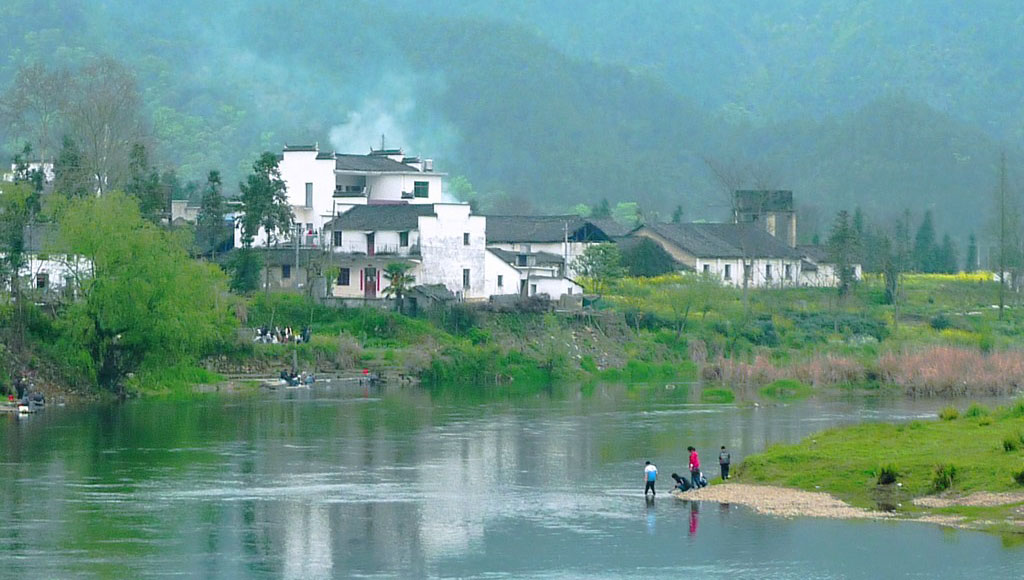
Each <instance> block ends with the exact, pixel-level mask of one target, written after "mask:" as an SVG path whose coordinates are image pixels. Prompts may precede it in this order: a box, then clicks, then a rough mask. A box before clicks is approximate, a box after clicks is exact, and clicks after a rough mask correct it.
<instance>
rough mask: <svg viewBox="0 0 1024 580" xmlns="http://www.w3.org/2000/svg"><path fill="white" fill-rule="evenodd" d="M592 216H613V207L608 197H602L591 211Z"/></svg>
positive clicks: (596, 217)
mask: <svg viewBox="0 0 1024 580" xmlns="http://www.w3.org/2000/svg"><path fill="white" fill-rule="evenodd" d="M590 217H592V218H595V219H606V218H610V217H612V207H611V205H610V204H609V203H608V199H607V198H602V199H601V201H600V202H598V204H597V205H595V206H594V209H593V210H591V211H590Z"/></svg>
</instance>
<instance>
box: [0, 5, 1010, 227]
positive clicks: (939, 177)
mask: <svg viewBox="0 0 1024 580" xmlns="http://www.w3.org/2000/svg"><path fill="white" fill-rule="evenodd" d="M341 4H342V3H336V2H310V3H303V4H302V6H301V7H299V6H295V5H293V4H290V3H288V4H284V3H275V2H269V1H257V2H240V1H234V2H222V3H216V4H214V3H208V2H198V1H196V0H185V1H183V2H174V3H156V2H126V1H123V0H115V1H109V2H91V3H81V4H80V3H71V2H57V1H53V0H51V1H45V0H41V1H35V2H33V1H29V0H16V1H14V2H9V3H5V4H4V6H2V7H0V49H2V50H3V52H4V54H6V55H7V58H6V59H4V60H3V61H0V90H2V89H3V88H5V87H6V86H7V85H8V84H9V83H10V82H11V80H12V78H13V76H14V73H15V71H16V70H17V69H18V67H19V66H21V65H22V64H24V63H27V62H33V61H43V62H46V63H47V64H50V65H62V66H70V67H76V66H78V65H79V64H81V63H82V62H85V61H86V60H87V59H88V58H90V57H91V56H93V55H100V54H103V55H109V56H112V57H114V58H116V59H118V60H120V61H121V62H123V63H125V64H127V65H129V66H130V67H131V68H132V69H133V70H134V71H135V73H136V74H137V75H138V77H139V84H140V90H141V93H142V98H143V101H144V103H145V111H146V117H147V121H148V122H149V125H150V128H151V132H152V136H153V142H154V143H155V144H156V145H157V147H158V150H157V152H158V154H159V156H160V159H162V160H163V161H165V162H166V163H169V164H175V165H178V166H180V167H181V171H180V172H181V173H182V175H183V176H185V177H187V178H199V177H201V176H202V175H204V174H205V172H206V171H207V170H208V169H212V168H219V169H221V170H222V171H224V172H225V173H226V175H227V180H226V181H227V183H234V182H235V181H237V180H238V179H239V177H240V176H241V175H242V174H243V173H244V172H245V171H246V170H247V167H248V165H249V164H250V163H251V161H252V159H253V158H254V157H255V155H256V154H257V153H258V152H259V151H262V150H279V148H280V147H281V145H283V144H284V143H293V144H294V143H305V142H313V141H318V142H319V143H320V144H321V146H322V147H323V148H336V149H338V150H342V151H349V152H362V151H366V150H368V149H369V148H370V147H371V146H379V144H380V143H379V140H380V136H381V134H382V133H383V134H385V135H386V139H387V142H388V145H389V146H392V145H393V146H402V147H404V148H405V149H406V151H408V152H410V153H414V154H420V155H426V156H432V157H434V158H435V159H436V160H437V167H438V168H439V169H441V170H444V171H447V172H449V173H451V174H452V175H465V176H466V177H468V179H469V180H470V181H471V182H472V183H473V185H474V186H475V188H476V189H477V191H479V192H481V193H482V194H484V195H485V199H486V197H487V195H488V194H489V195H490V199H492V200H494V199H499V198H501V199H504V200H505V201H506V202H508V201H509V200H511V202H512V203H513V204H515V205H517V206H519V207H526V206H527V205H532V206H533V207H534V208H536V209H537V210H543V211H565V210H566V209H568V208H569V207H571V206H572V205H574V204H576V203H580V202H583V203H589V204H594V203H596V202H598V201H599V200H601V199H602V198H606V199H608V200H609V201H611V202H613V203H614V202H617V201H637V202H639V203H640V204H641V206H643V207H644V208H645V209H647V210H648V211H657V212H660V213H661V214H662V215H667V214H668V213H669V212H671V210H672V208H674V207H675V206H676V205H682V206H683V208H684V213H685V216H686V217H687V218H688V219H701V218H708V219H714V218H721V217H723V214H724V209H725V205H724V198H723V194H722V192H723V190H724V189H725V187H724V186H723V183H721V181H720V180H717V179H716V178H715V175H714V174H713V172H712V171H709V168H708V161H712V162H713V163H716V164H718V165H719V166H722V167H726V168H729V171H730V172H731V173H732V174H734V175H735V176H737V183H736V184H735V185H740V186H744V187H752V186H766V187H781V188H787V189H793V190H794V192H795V194H796V196H797V199H798V200H799V203H801V204H802V205H804V206H809V207H811V208H812V210H813V211H809V212H805V213H806V215H808V216H814V215H818V216H820V220H819V222H820V223H818V224H817V229H818V231H819V232H823V231H824V230H827V227H828V223H829V221H830V217H829V216H830V214H831V213H832V212H834V211H835V210H836V209H839V208H848V209H852V208H853V207H854V206H856V205H860V206H862V207H863V208H864V209H865V210H866V211H867V212H868V213H869V214H873V215H875V216H878V217H882V216H885V215H889V216H891V215H895V214H898V213H900V212H901V211H902V209H903V208H904V207H909V208H911V209H912V210H914V211H915V212H916V213H917V214H918V215H919V214H920V211H921V210H922V209H923V208H927V207H931V208H933V209H934V211H935V214H936V220H937V222H938V223H939V227H940V229H950V230H951V231H952V232H953V233H954V234H956V235H957V236H958V237H959V238H961V239H965V238H966V235H967V233H968V231H970V230H981V229H982V228H984V225H985V223H986V221H987V219H988V218H987V216H986V214H985V212H984V211H983V209H984V208H985V207H987V205H988V200H989V199H990V198H991V192H992V190H993V188H994V187H995V183H996V173H997V170H996V164H997V160H998V156H999V153H1000V151H1002V150H1004V149H1006V150H1007V151H1008V153H1009V155H1010V160H1011V169H1012V168H1013V167H1014V164H1015V163H1017V162H1018V160H1020V159H1021V156H1020V155H1019V154H1018V146H1019V143H1020V137H1021V135H1022V134H1024V130H1022V127H1024V125H1022V118H1024V117H1022V115H1021V113H1022V112H1024V111H1022V109H1024V99H1021V98H1020V96H1021V94H1022V90H1024V75H1021V74H1020V72H1021V71H1019V70H1018V69H1019V68H1020V67H1021V63H1024V59H1022V58H1018V57H1020V56H1024V55H1021V54H1019V53H1020V52H1022V51H1024V48H1022V47H1020V46H1018V45H1017V43H1015V42H1014V41H1013V39H1014V38H1015V37H1016V36H1015V35H1016V31H1017V30H1018V29H1019V28H1020V26H1019V24H1020V23H1021V14H1022V13H1024V12H1022V10H1024V9H1022V8H1020V7H1018V6H1017V5H1016V4H1015V3H1012V2H991V3H986V4H985V6H984V7H966V6H964V7H961V6H960V4H959V3H955V2H924V1H915V2H910V3H904V4H901V5H900V6H896V5H890V4H888V3H883V2H876V1H863V2H852V3H846V2H826V3H813V2H805V1H802V0H789V1H786V2H775V3H769V4H768V5H767V6H760V7H756V8H753V7H745V8H741V7H735V6H731V5H730V6H720V5H719V3H713V2H689V3H686V4H685V5H682V4H678V5H677V4H673V3H665V4H664V5H658V6H651V5H650V3H646V2H624V3H623V2H615V3H611V2H586V3H584V2H578V1H576V0H572V1H567V2H560V3H555V4H553V5H548V4H541V3H539V2H534V1H532V0H531V1H526V2H520V3H517V4H516V5H515V6H513V7H511V8H509V7H507V6H491V5H488V4H486V3H469V4H467V5H460V6H455V7H451V6H448V5H446V4H445V3H442V2H437V1H435V0H426V1H419V2H411V1H405V0H401V1H399V2H397V3H392V4H389V7H390V8H389V9H387V10H383V9H381V8H380V7H379V6H378V5H376V4H370V3H354V4H350V3H345V5H341ZM125 31H131V33H127V34H126V33H125ZM8 133H9V131H7V128H6V127H3V126H0V137H2V138H3V141H2V142H3V143H5V144H6V145H7V148H8V149H9V150H13V149H14V148H15V145H16V143H17V142H18V141H19V138H18V137H19V136H17V135H11V134H8ZM496 192H504V193H505V194H506V195H504V196H496V195H495V194H496ZM915 219H917V218H916V217H915ZM805 225H806V226H807V228H806V229H807V232H810V231H811V230H813V229H814V226H815V224H813V223H805Z"/></svg>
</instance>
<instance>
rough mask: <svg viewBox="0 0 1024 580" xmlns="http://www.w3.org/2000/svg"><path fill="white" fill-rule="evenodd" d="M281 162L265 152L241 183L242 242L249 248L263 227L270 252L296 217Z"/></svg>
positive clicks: (267, 288) (267, 281)
mask: <svg viewBox="0 0 1024 580" xmlns="http://www.w3.org/2000/svg"><path fill="white" fill-rule="evenodd" d="M278 163H279V159H278V158H277V155H274V154H273V153H270V152H269V151H268V152H264V153H263V154H262V155H260V156H259V158H258V159H257V160H256V161H255V162H254V163H253V165H252V173H250V174H249V175H248V176H246V178H245V181H244V182H242V183H240V184H238V187H239V190H241V192H242V195H241V201H242V210H243V211H244V212H245V214H244V216H243V217H242V244H243V245H244V246H246V247H252V244H253V241H254V240H255V238H256V236H257V234H258V233H259V231H260V230H263V232H264V233H265V234H266V236H267V243H266V249H267V250H266V251H269V249H270V247H271V246H273V245H274V241H275V239H276V238H277V236H278V235H279V233H280V232H284V231H287V230H289V229H290V226H291V224H292V221H293V220H294V216H293V214H292V208H291V206H290V205H288V193H287V188H286V186H285V183H284V180H283V179H281V171H280V169H279V168H278ZM265 261H266V260H265ZM263 286H264V290H265V291H267V292H269V291H270V270H269V269H268V270H266V272H265V276H264V280H263Z"/></svg>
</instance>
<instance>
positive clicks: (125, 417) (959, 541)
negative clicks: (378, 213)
mask: <svg viewBox="0 0 1024 580" xmlns="http://www.w3.org/2000/svg"><path fill="white" fill-rule="evenodd" d="M679 391H680V390H678V389H677V390H675V391H673V392H665V391H659V390H657V389H650V390H642V389H626V388H623V387H599V388H596V389H594V390H593V391H591V392H589V393H588V394H586V395H583V394H582V392H581V391H580V390H573V389H570V390H568V391H566V392H561V393H560V392H555V393H542V394H539V395H523V396H520V397H518V398H516V399H514V400H510V399H507V398H497V399H487V398H480V397H474V398H472V399H471V400H468V401H467V400H460V399H459V398H458V396H457V395H456V394H453V393H451V392H447V393H441V394H433V395H432V394H430V393H427V392H425V391H422V390H419V389H374V390H372V391H369V392H364V391H363V390H362V389H358V390H355V391H351V392H349V391H345V390H344V389H338V388H335V389H331V390H322V391H305V392H288V393H282V394H280V395H277V396H275V397H274V398H270V399H268V398H265V397H249V398H237V399H215V398H212V399H209V400H206V401H200V402H198V403H187V404H185V403H173V402H164V401H140V402H134V403H131V404H127V405H120V406H112V407H103V408H91V409H80V410H76V409H66V410H55V412H53V413H50V412H49V411H47V413H45V414H41V415H39V416H36V417H33V418H32V420H30V421H19V420H14V419H12V420H3V421H2V422H0V425H2V426H0V437H2V443H3V446H2V449H3V452H2V453H3V455H2V461H0V486H2V489H3V490H5V491H4V493H3V494H2V500H0V516H2V518H3V521H4V522H5V523H6V524H7V525H5V526H2V527H0V566H3V569H4V570H5V571H8V572H10V573H11V574H26V575H29V576H33V575H34V576H41V577H62V576H69V575H82V574H84V575H103V576H114V577H146V576H159V575H164V574H168V573H175V574H182V575H186V576H198V577H275V578H276V577H285V578H329V577H340V576H358V575H384V576H402V577H422V576H455V577H474V576H487V575H490V574H493V573H494V572H500V573H502V574H505V575H510V576H537V575H541V576H551V577H560V576H579V575H587V576H597V577H601V576H605V577H607V576H614V577H629V576H646V575H650V574H652V573H657V574H661V573H667V572H687V573H693V572H698V571H704V572H708V571H711V572H715V573H728V574H730V575H732V576H735V577H738V578H744V577H765V576H772V577H802V576H805V575H806V570H807V569H808V568H813V569H815V570H816V571H817V572H818V576H819V577H843V576H849V575H860V574H851V573H850V571H851V570H854V571H857V572H860V571H864V572H865V574H864V575H868V574H867V573H868V572H870V573H873V574H874V575H878V576H891V575H894V574H899V573H920V572H921V571H922V570H925V571H932V572H934V571H936V570H943V571H947V572H952V573H954V574H955V573H956V571H957V570H962V571H967V570H968V569H970V570H971V571H972V573H977V572H978V571H979V570H984V571H987V572H988V573H989V574H990V575H993V576H994V577H998V576H999V575H1000V573H1001V572H1005V571H1007V570H1010V569H1011V568H1013V567H1014V566H1017V565H1019V564H1020V563H1021V558H1022V552H1021V551H1020V549H1007V548H1004V547H1003V546H1001V545H1000V543H999V540H998V539H997V538H994V537H991V536H985V535H980V534H965V533H962V532H955V533H953V534H952V535H951V536H950V537H951V538H952V540H951V541H950V542H948V543H947V542H946V541H945V540H943V538H944V537H945V536H944V535H943V533H941V532H938V531H937V530H938V529H937V528H932V527H929V526H922V525H916V524H903V525H898V524H889V523H881V524H878V523H863V522H860V523H851V522H827V521H819V520H795V521H792V520H777V519H772V518H764V517H760V516H756V515H754V514H751V513H750V512H749V511H747V510H745V509H739V508H732V509H730V508H729V506H714V505H709V504H704V505H701V504H699V503H697V502H686V501H680V500H678V499H675V498H673V497H671V496H669V495H668V493H667V492H668V491H669V489H670V487H671V482H670V481H667V478H666V483H661V484H659V487H660V489H659V491H661V492H662V493H659V494H658V499H657V500H656V501H654V500H653V498H651V500H650V501H645V503H644V504H643V505H642V506H641V504H640V496H641V495H642V487H641V486H640V485H638V480H639V477H638V467H637V466H638V465H642V462H643V460H644V459H647V458H650V459H651V461H652V462H653V463H655V464H657V465H659V468H660V470H661V471H662V472H663V473H670V472H672V471H678V472H681V473H684V474H685V473H686V468H685V465H686V451H685V449H686V446H687V445H690V444H692V445H694V446H695V447H697V448H699V449H701V448H703V449H718V448H719V447H720V446H721V445H726V446H727V447H729V448H730V450H731V451H732V452H733V460H734V461H735V462H738V461H741V459H742V457H743V456H744V455H746V454H748V453H752V452H755V451H758V450H759V449H761V448H763V446H764V444H765V443H766V442H776V441H793V440H796V439H799V438H800V437H802V436H803V435H805V434H807V433H808V432H811V431H814V430H817V429H820V428H823V427H826V426H831V425H833V424H838V423H843V422H851V421H859V420H876V419H887V418H891V417H897V418H910V417H930V416H933V415H934V412H935V410H936V409H938V408H939V407H941V406H943V405H944V404H945V403H944V402H942V401H931V402H928V401H902V400H901V401H890V402H889V403H887V404H881V403H876V402H874V401H872V402H871V403H865V402H864V401H856V400H845V401H811V402H806V403H802V404H799V405H792V406H778V407H757V408H755V407H744V408H739V407H708V406H701V405H693V404H690V403H689V402H688V399H687V398H686V397H682V398H681V397H680V394H679ZM5 419H6V418H5ZM709 510H711V512H709ZM702 511H703V512H704V516H705V518H704V519H703V520H702V518H701V512H702ZM712 512H714V513H717V514H718V517H713V516H712V517H710V518H708V514H709V513H712ZM684 530H685V531H684ZM698 530H699V532H700V533H699V534H698ZM684 534H685V536H686V537H687V538H688V541H687V542H686V544H687V545H688V546H690V545H692V546H693V547H694V549H695V550H697V551H698V552H697V553H700V554H701V558H700V559H699V560H698V559H695V558H692V557H689V556H688V555H687V554H684V553H681V552H680V545H679V540H680V538H682V537H683V536H684ZM834 546H843V547H849V546H867V548H865V549H868V550H870V551H869V552H867V553H868V554H870V558H868V557H866V556H865V554H864V553H860V554H859V555H858V554H856V553H850V552H848V551H843V550H839V549H836V548H834ZM933 552H935V553H939V554H940V555H939V556H937V557H935V558H925V559H923V560H922V559H920V558H916V557H915V556H908V554H918V553H924V554H928V553H933ZM690 555H692V553H690ZM874 562H878V564H877V565H876V564H875V563H874ZM922 575H923V574H922Z"/></svg>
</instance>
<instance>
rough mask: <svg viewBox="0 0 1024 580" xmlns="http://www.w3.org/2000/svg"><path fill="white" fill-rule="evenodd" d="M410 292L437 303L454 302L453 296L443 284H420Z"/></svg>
mask: <svg viewBox="0 0 1024 580" xmlns="http://www.w3.org/2000/svg"><path fill="white" fill-rule="evenodd" d="M412 292H413V293H416V294H419V295H421V296H424V297H426V298H429V299H431V300H437V301H439V302H444V301H447V300H455V294H453V293H452V291H451V290H449V289H448V287H447V286H445V285H444V284H420V285H419V286H413V287H412Z"/></svg>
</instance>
